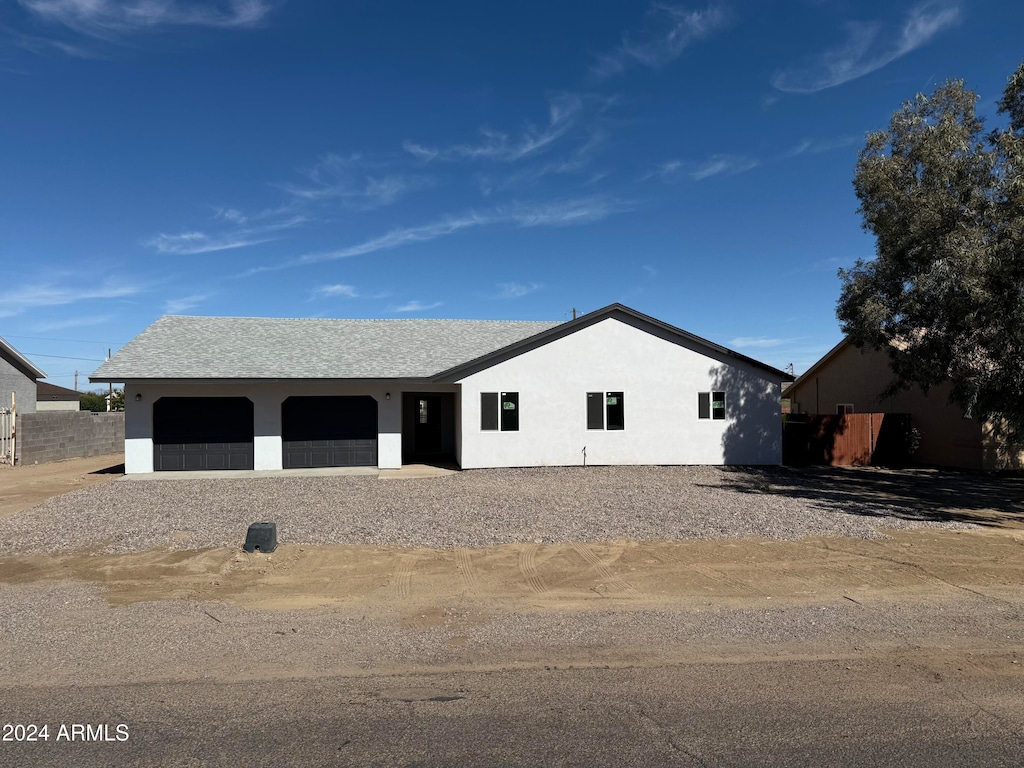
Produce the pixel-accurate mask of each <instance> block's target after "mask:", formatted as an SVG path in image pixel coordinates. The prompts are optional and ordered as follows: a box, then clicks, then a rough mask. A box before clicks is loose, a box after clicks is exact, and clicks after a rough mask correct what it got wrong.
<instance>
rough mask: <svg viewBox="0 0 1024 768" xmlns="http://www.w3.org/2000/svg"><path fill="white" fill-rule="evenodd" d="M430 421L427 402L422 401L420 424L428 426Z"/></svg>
mask: <svg viewBox="0 0 1024 768" xmlns="http://www.w3.org/2000/svg"><path fill="white" fill-rule="evenodd" d="M428 421H430V413H429V411H428V410H427V401H426V400H422V399H421V400H420V424H426V423H427V422H428Z"/></svg>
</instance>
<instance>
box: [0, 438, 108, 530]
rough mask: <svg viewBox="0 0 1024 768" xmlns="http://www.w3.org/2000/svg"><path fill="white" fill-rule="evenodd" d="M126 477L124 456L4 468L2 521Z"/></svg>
mask: <svg viewBox="0 0 1024 768" xmlns="http://www.w3.org/2000/svg"><path fill="white" fill-rule="evenodd" d="M123 474H124V456H122V455H121V454H119V453H118V454H112V455H109V456H93V457H91V458H88V459H69V460H68V461H55V462H53V463H50V464H30V465H27V466H18V467H12V466H11V465H9V464H0V518H4V517H11V516H12V515H16V514H17V513H18V512H21V511H22V510H23V509H28V508H29V507H34V506H35V505H36V504H39V503H40V502H42V501H45V500H46V499H48V498H50V497H51V496H57V495H58V494H61V493H67V492H68V491H74V490H76V489H78V488H86V487H88V486H90V485H96V484H97V483H107V482H110V481H111V480H113V479H115V478H118V477H121V476H122V475H123Z"/></svg>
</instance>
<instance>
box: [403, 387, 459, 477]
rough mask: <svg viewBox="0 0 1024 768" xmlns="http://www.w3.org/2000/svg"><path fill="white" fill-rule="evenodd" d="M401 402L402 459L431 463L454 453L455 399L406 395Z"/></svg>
mask: <svg viewBox="0 0 1024 768" xmlns="http://www.w3.org/2000/svg"><path fill="white" fill-rule="evenodd" d="M402 397H403V400H402V459H403V461H411V460H415V459H432V458H438V457H443V456H452V455H454V453H455V395H454V394H453V393H451V392H406V393H404V394H403V396H402Z"/></svg>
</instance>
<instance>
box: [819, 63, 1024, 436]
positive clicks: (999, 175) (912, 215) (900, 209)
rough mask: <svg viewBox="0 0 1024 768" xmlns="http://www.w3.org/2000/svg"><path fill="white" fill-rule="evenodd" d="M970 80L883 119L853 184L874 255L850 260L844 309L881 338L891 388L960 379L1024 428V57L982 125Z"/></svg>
mask: <svg viewBox="0 0 1024 768" xmlns="http://www.w3.org/2000/svg"><path fill="white" fill-rule="evenodd" d="M976 101H977V96H976V95H975V94H974V93H973V92H972V91H969V90H967V89H966V88H965V86H964V83H963V82H961V81H956V82H949V83H946V84H945V85H943V86H942V87H940V88H938V89H937V90H936V91H935V92H934V93H933V94H932V95H931V96H924V95H921V94H918V96H917V97H916V98H915V99H914V100H913V101H910V102H906V103H905V104H904V105H903V107H902V108H901V109H900V110H898V111H897V112H896V113H894V114H893V116H892V119H891V121H890V123H889V128H888V130H886V131H878V132H875V133H871V134H869V135H868V137H867V143H866V145H865V147H864V149H863V150H861V153H860V157H859V159H858V161H857V167H856V175H855V177H854V182H853V183H854V188H855V189H856V192H857V198H858V199H859V200H860V208H859V212H860V214H861V215H862V216H863V226H864V229H865V230H866V231H868V232H870V233H872V234H873V235H875V237H876V257H875V258H874V259H873V260H870V261H864V260H859V261H857V263H856V264H855V265H854V266H853V267H852V268H851V269H849V270H840V271H839V277H840V279H841V281H842V294H841V296H840V298H839V302H838V306H837V310H836V314H837V316H838V318H839V320H840V322H841V324H842V328H843V332H844V333H846V334H847V335H848V336H849V337H850V339H851V340H852V341H853V343H854V344H856V345H857V346H864V345H868V346H871V347H874V348H875V349H883V350H885V351H886V352H887V353H888V355H889V360H890V364H891V367H892V370H893V373H894V378H893V381H892V382H891V384H890V385H889V386H888V387H887V388H886V389H885V391H884V392H883V393H880V394H882V395H889V394H893V393H895V392H898V391H900V390H902V389H906V388H908V387H911V386H914V385H918V386H921V387H922V388H923V389H924V390H925V391H927V390H928V388H929V387H931V386H934V385H936V384H939V383H942V382H945V381H949V382H951V383H952V393H951V396H950V397H951V400H952V401H953V402H954V403H955V404H957V405H959V406H960V407H961V408H963V410H964V412H965V413H966V414H968V415H970V416H972V417H975V418H979V419H988V418H995V419H1004V420H1005V424H1006V425H1007V427H1008V429H1009V431H1010V434H1011V435H1015V436H1016V437H1017V438H1020V437H1022V436H1024V63H1022V64H1021V66H1020V67H1019V68H1018V69H1017V71H1016V72H1015V73H1014V74H1013V76H1012V77H1011V78H1010V80H1009V83H1008V85H1007V87H1006V90H1005V92H1004V95H1003V98H1002V99H1001V100H1000V102H999V112H1000V114H1002V115H1006V116H1007V117H1008V118H1009V119H1008V125H1006V127H1004V128H1002V129H999V130H996V131H993V132H991V133H988V134H986V133H984V132H983V129H984V126H983V123H982V121H981V119H979V118H978V117H977V116H976V114H975V109H974V108H975V103H976Z"/></svg>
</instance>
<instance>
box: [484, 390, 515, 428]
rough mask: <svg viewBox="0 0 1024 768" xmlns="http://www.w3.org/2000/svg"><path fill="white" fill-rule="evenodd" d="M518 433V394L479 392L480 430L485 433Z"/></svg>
mask: <svg viewBox="0 0 1024 768" xmlns="http://www.w3.org/2000/svg"><path fill="white" fill-rule="evenodd" d="M499 428H500V429H501V431H502V432H517V431H519V393H518V392H481V393H480V429H482V430H483V431H485V432H496V431H498V429H499Z"/></svg>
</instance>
